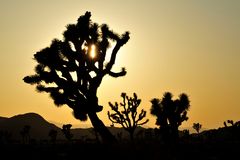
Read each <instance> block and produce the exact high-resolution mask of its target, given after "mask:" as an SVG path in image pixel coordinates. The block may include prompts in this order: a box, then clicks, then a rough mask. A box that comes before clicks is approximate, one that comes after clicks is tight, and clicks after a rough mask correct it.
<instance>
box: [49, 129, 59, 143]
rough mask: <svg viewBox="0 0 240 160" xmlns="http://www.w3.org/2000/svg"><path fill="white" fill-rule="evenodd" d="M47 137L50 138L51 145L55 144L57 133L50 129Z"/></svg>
mask: <svg viewBox="0 0 240 160" xmlns="http://www.w3.org/2000/svg"><path fill="white" fill-rule="evenodd" d="M48 136H49V137H50V138H51V141H52V143H53V144H55V142H56V139H57V131H56V130H55V129H51V130H50V131H49V133H48Z"/></svg>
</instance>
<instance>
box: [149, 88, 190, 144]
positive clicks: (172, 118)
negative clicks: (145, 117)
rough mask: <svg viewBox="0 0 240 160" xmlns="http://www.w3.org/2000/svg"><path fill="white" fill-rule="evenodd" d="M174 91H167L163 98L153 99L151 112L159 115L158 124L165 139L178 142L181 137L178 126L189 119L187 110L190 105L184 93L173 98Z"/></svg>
mask: <svg viewBox="0 0 240 160" xmlns="http://www.w3.org/2000/svg"><path fill="white" fill-rule="evenodd" d="M172 96H173V95H172V93H170V92H166V93H164V95H163V98H162V100H160V99H157V98H154V99H152V100H151V103H152V106H151V114H152V115H154V116H156V117H157V120H156V125H158V126H160V131H161V133H162V136H163V138H164V140H165V141H167V142H170V141H172V142H176V141H177V140H178V138H179V134H178V127H179V126H180V125H181V124H182V122H183V121H187V120H188V117H187V111H188V109H189V107H190V101H189V99H188V96H187V95H186V94H184V93H182V94H180V95H179V99H176V100H172Z"/></svg>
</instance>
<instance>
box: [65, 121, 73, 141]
mask: <svg viewBox="0 0 240 160" xmlns="http://www.w3.org/2000/svg"><path fill="white" fill-rule="evenodd" d="M71 127H72V125H71V124H64V125H63V126H62V132H63V134H64V136H65V137H66V139H67V140H69V141H71V139H72V137H73V134H72V133H71Z"/></svg>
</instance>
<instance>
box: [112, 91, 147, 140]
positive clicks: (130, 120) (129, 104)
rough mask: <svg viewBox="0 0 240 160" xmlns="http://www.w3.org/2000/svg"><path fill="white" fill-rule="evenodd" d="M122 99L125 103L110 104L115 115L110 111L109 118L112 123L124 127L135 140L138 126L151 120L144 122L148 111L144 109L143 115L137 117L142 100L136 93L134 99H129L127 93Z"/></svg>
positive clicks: (123, 94)
mask: <svg viewBox="0 0 240 160" xmlns="http://www.w3.org/2000/svg"><path fill="white" fill-rule="evenodd" d="M121 97H122V99H123V103H119V104H118V103H117V102H115V104H112V103H111V102H109V105H110V107H111V109H112V110H113V111H114V113H110V112H109V111H108V118H109V120H110V121H111V122H112V123H118V124H120V125H122V127H123V128H124V129H125V130H126V131H127V132H128V133H129V135H130V139H131V140H133V135H134V131H135V129H136V128H137V127H138V126H141V125H143V124H146V123H147V122H148V121H149V120H148V119H146V120H143V119H144V118H145V117H146V111H144V110H143V109H142V110H141V113H140V114H138V115H137V108H138V107H139V105H140V103H141V99H138V97H137V94H136V93H134V94H133V97H128V96H127V95H126V93H122V94H121ZM120 107H121V108H120Z"/></svg>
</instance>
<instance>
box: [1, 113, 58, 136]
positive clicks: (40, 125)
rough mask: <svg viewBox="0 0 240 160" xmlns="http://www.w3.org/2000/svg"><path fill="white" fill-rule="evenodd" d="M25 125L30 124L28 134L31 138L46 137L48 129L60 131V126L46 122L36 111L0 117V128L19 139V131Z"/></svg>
mask: <svg viewBox="0 0 240 160" xmlns="http://www.w3.org/2000/svg"><path fill="white" fill-rule="evenodd" d="M25 125H30V126H31V129H30V136H31V138H33V139H46V138H48V132H49V131H50V129H54V130H57V131H58V132H60V131H61V130H60V128H58V127H57V126H56V125H54V124H52V123H49V122H47V121H46V120H45V119H44V118H43V117H42V116H40V115H39V114H36V113H26V114H19V115H16V116H13V117H10V118H5V117H1V118H0V130H2V131H8V132H9V133H11V136H12V138H14V139H21V135H20V131H21V130H22V129H23V127H24V126H25Z"/></svg>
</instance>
